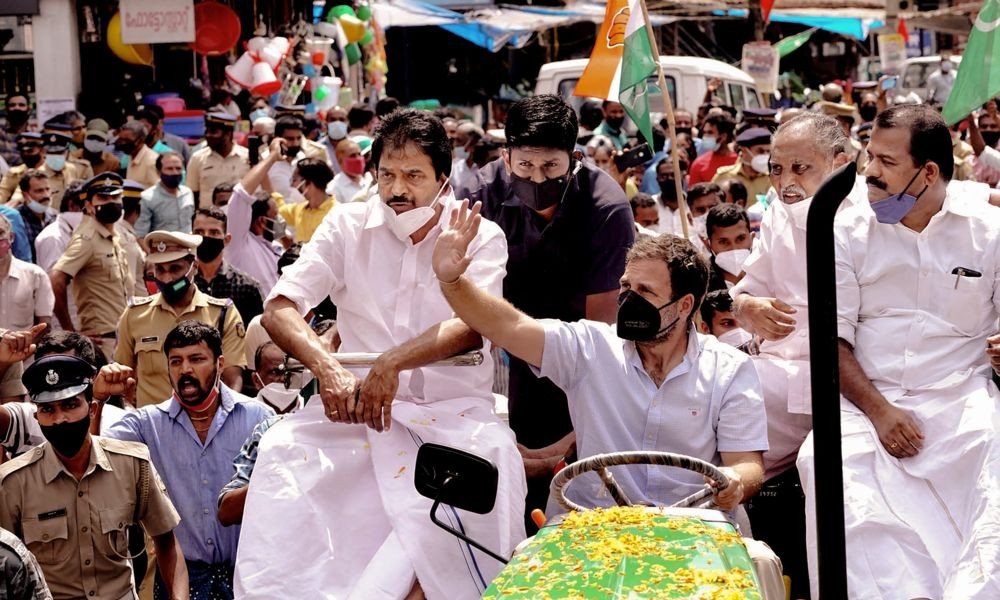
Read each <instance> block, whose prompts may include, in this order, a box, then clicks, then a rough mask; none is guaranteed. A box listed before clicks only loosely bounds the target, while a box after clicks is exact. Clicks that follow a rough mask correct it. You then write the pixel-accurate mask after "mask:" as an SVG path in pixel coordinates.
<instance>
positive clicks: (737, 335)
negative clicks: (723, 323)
mask: <svg viewBox="0 0 1000 600" xmlns="http://www.w3.org/2000/svg"><path fill="white" fill-rule="evenodd" d="M752 339H753V336H752V335H750V332H749V331H747V330H746V329H743V328H742V327H737V328H736V329H730V330H729V331H727V332H726V333H723V334H722V335H720V336H719V341H720V342H722V343H723V344H728V345H730V346H732V347H733V348H739V347H740V346H742V345H743V344H745V343H747V342H749V341H750V340H752Z"/></svg>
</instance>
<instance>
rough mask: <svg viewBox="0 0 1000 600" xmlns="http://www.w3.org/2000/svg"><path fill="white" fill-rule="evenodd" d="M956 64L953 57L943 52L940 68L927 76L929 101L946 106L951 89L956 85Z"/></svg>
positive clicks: (934, 104) (933, 104) (932, 103)
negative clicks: (952, 59)
mask: <svg viewBox="0 0 1000 600" xmlns="http://www.w3.org/2000/svg"><path fill="white" fill-rule="evenodd" d="M954 66H955V65H954V63H952V61H951V57H950V56H948V55H947V54H942V55H941V63H940V64H939V65H938V68H937V69H935V70H934V71H932V72H931V74H930V75H928V76H927V102H928V103H930V104H931V105H932V106H936V107H940V106H944V103H945V102H947V101H948V96H950V95H951V89H952V88H953V87H955V70H954Z"/></svg>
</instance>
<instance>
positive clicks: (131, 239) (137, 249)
mask: <svg viewBox="0 0 1000 600" xmlns="http://www.w3.org/2000/svg"><path fill="white" fill-rule="evenodd" d="M142 190H143V188H142V186H141V185H139V183H138V182H135V181H128V180H126V181H125V182H123V184H122V204H128V203H129V202H132V203H134V204H135V205H138V204H139V203H140V200H141V198H140V194H142ZM115 233H117V234H118V237H119V243H120V244H121V247H122V249H123V250H124V251H125V259H126V260H127V261H128V268H129V272H130V273H132V278H133V285H132V293H133V294H134V295H136V296H140V297H142V296H148V295H149V292H148V291H146V282H145V279H144V276H145V274H146V252H145V251H143V249H142V246H141V245H140V244H139V236H137V235H136V233H135V227H134V226H133V225H132V224H131V223H129V222H128V221H126V220H125V219H119V220H118V222H117V223H115Z"/></svg>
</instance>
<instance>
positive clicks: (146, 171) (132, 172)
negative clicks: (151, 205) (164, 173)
mask: <svg viewBox="0 0 1000 600" xmlns="http://www.w3.org/2000/svg"><path fill="white" fill-rule="evenodd" d="M158 156H160V155H159V154H157V153H156V151H154V150H153V149H152V148H150V147H149V146H147V145H146V144H143V145H142V148H141V149H140V150H139V152H138V153H137V154H136V155H135V156H130V157H129V159H128V168H127V169H125V178H126V179H131V180H132V181H137V182H139V183H140V184H142V185H143V186H144V187H147V188H149V187H153V186H154V185H156V182H157V181H159V180H160V174H159V173H158V172H157V171H156V158H157V157H158Z"/></svg>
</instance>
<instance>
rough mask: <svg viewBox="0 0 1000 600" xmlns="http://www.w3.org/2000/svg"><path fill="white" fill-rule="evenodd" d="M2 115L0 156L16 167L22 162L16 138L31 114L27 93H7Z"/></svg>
mask: <svg viewBox="0 0 1000 600" xmlns="http://www.w3.org/2000/svg"><path fill="white" fill-rule="evenodd" d="M4 116H5V117H6V123H4V126H3V128H0V158H3V159H4V160H5V161H6V162H7V164H8V165H10V166H11V167H16V166H18V165H20V164H21V163H22V162H23V160H22V157H21V152H20V150H19V149H18V141H17V138H18V137H19V136H20V135H21V134H23V133H26V132H27V131H28V118H29V117H30V116H31V102H30V101H29V100H28V95H27V94H23V93H20V92H12V93H10V94H7V97H6V98H5V99H4ZM32 166H34V165H32ZM2 201H6V200H5V199H4V200H2Z"/></svg>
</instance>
